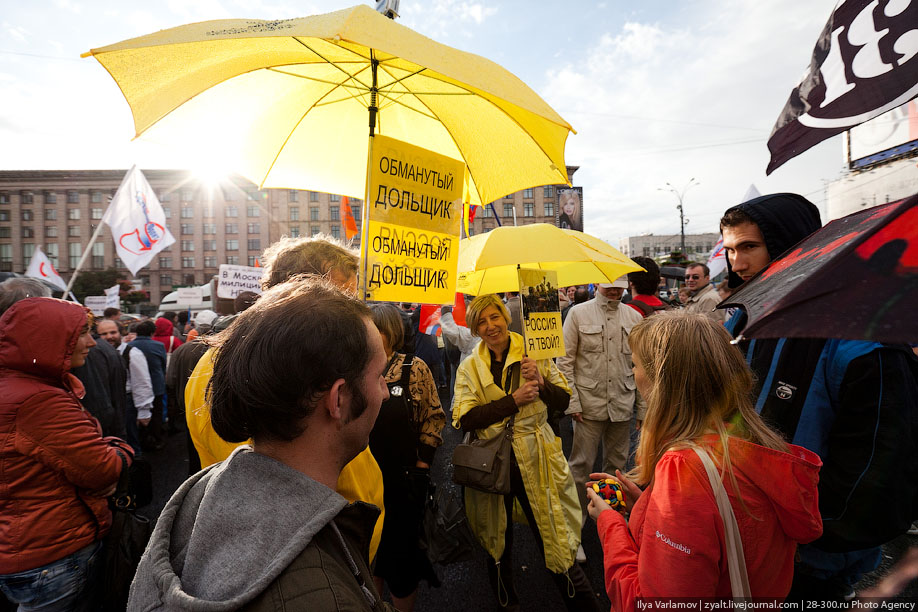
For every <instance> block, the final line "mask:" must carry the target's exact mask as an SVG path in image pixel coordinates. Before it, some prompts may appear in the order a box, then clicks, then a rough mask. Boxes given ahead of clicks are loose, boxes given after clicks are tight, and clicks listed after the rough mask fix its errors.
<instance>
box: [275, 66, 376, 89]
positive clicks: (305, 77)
mask: <svg viewBox="0 0 918 612" xmlns="http://www.w3.org/2000/svg"><path fill="white" fill-rule="evenodd" d="M268 70H269V71H271V72H276V73H278V74H283V75H286V76H292V77H295V78H298V79H303V80H306V81H312V82H314V83H324V84H325V85H334V86H335V87H344V88H347V89H356V90H359V91H369V89H367V88H365V87H364V86H363V85H362V84H361V85H350V84H348V83H347V81H345V82H343V83H342V82H338V81H331V80H329V79H319V78H316V77H312V76H307V75H305V74H297V73H295V72H288V71H286V70H281V69H280V68H268Z"/></svg>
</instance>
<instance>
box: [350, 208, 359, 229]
mask: <svg viewBox="0 0 918 612" xmlns="http://www.w3.org/2000/svg"><path fill="white" fill-rule="evenodd" d="M360 208H361V207H360V206H351V214H352V215H354V222H355V223H356V224H357V225H360Z"/></svg>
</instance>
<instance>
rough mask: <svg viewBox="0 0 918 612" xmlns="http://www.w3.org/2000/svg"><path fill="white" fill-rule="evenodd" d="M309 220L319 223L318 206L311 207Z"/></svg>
mask: <svg viewBox="0 0 918 612" xmlns="http://www.w3.org/2000/svg"><path fill="white" fill-rule="evenodd" d="M309 220H310V221H318V220H319V207H318V206H310V207H309Z"/></svg>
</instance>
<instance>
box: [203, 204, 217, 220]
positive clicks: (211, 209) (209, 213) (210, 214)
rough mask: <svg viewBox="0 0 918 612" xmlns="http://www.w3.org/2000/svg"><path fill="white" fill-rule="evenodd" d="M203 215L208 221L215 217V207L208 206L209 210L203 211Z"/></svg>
mask: <svg viewBox="0 0 918 612" xmlns="http://www.w3.org/2000/svg"><path fill="white" fill-rule="evenodd" d="M201 215H202V216H203V217H205V218H207V219H210V218H211V217H213V216H214V207H213V206H210V205H208V206H207V208H205V209H204V210H202V211H201Z"/></svg>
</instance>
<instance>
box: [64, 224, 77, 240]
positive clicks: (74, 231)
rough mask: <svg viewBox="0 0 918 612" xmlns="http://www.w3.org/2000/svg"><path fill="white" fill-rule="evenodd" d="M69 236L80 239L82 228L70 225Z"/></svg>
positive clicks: (68, 227)
mask: <svg viewBox="0 0 918 612" xmlns="http://www.w3.org/2000/svg"><path fill="white" fill-rule="evenodd" d="M67 235H68V236H70V237H71V238H78V237H79V235H80V226H79V225H68V226H67Z"/></svg>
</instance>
